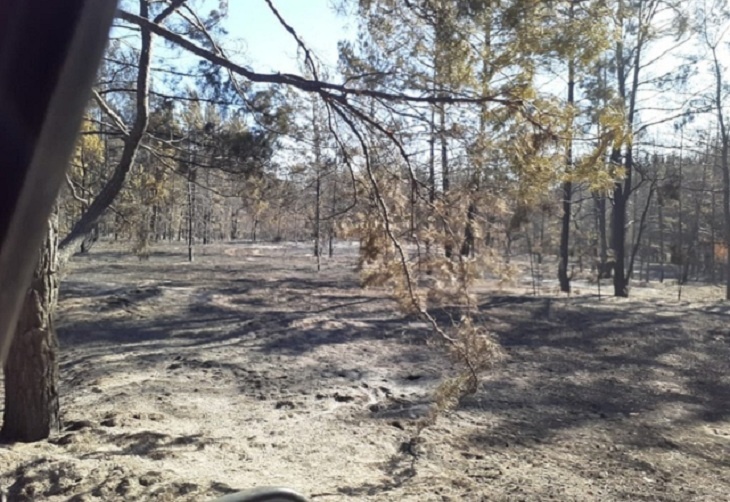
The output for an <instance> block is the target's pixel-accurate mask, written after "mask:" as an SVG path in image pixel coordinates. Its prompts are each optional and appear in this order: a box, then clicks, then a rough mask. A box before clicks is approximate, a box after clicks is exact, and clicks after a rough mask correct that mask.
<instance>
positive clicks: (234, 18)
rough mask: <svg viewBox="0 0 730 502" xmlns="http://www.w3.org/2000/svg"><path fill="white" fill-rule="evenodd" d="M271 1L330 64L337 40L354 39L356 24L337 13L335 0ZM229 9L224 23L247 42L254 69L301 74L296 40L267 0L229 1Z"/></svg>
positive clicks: (309, 44) (247, 50) (247, 53)
mask: <svg viewBox="0 0 730 502" xmlns="http://www.w3.org/2000/svg"><path fill="white" fill-rule="evenodd" d="M211 3H212V4H215V3H217V2H215V1H211ZM272 3H273V4H274V6H275V7H276V8H277V10H278V11H279V13H280V14H281V15H282V17H283V18H284V19H285V20H286V21H287V22H288V23H289V24H290V25H291V26H292V27H293V28H294V29H295V30H296V31H297V33H298V34H299V36H300V37H301V38H302V39H304V41H305V42H306V44H307V45H308V46H309V47H310V49H312V50H313V51H314V52H315V54H317V56H319V57H320V58H321V59H322V60H323V62H325V63H326V64H327V65H332V66H334V65H335V64H336V63H337V42H338V41H339V40H342V39H352V38H354V34H355V32H356V26H355V25H354V23H353V22H352V21H351V20H348V19H346V18H345V17H343V16H339V15H337V14H336V13H335V11H334V9H333V8H332V0H272ZM228 8H229V17H228V19H227V20H226V22H225V26H226V28H227V29H228V30H229V33H230V37H231V38H233V39H239V40H243V41H244V42H245V46H244V47H243V49H245V54H246V58H245V59H246V62H247V63H249V64H250V65H251V67H252V69H255V70H256V71H260V72H269V71H274V72H276V71H278V72H282V73H285V72H291V73H299V65H298V63H297V46H296V43H295V41H294V39H293V38H292V36H291V35H290V34H289V33H287V32H286V30H285V29H284V28H283V27H282V26H281V25H280V24H279V22H278V20H277V19H276V17H275V16H274V14H273V13H272V12H271V11H270V10H269V7H268V5H267V4H266V2H265V1H264V0H229V5H228Z"/></svg>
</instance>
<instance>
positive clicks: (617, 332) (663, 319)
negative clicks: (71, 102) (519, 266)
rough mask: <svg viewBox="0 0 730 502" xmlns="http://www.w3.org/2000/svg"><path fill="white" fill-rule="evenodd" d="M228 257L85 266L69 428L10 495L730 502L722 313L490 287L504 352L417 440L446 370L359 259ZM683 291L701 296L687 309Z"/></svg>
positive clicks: (247, 251)
mask: <svg viewBox="0 0 730 502" xmlns="http://www.w3.org/2000/svg"><path fill="white" fill-rule="evenodd" d="M338 251H339V256H338V257H336V258H335V259H334V260H332V261H327V262H325V269H324V270H323V272H322V273H320V274H317V273H316V272H315V271H314V269H313V263H312V260H311V258H310V257H309V256H307V254H308V252H309V249H308V247H305V246H301V247H297V246H295V245H291V244H287V245H281V246H277V245H257V246H252V245H244V244H238V245H216V246H209V247H206V248H205V249H204V250H202V252H201V253H200V254H199V256H198V261H196V262H195V263H192V264H189V263H186V262H185V261H184V258H185V255H184V252H183V250H182V249H176V248H174V247H163V248H161V249H160V250H159V251H158V252H157V253H155V254H154V255H153V256H152V258H151V259H150V260H149V261H148V262H139V261H137V260H136V258H133V257H129V256H125V255H124V254H122V253H120V250H119V249H116V248H114V247H111V246H104V247H101V248H100V249H99V250H95V251H94V252H93V253H92V254H91V255H90V256H88V257H84V258H80V259H79V260H77V261H75V262H74V265H73V271H72V273H71V274H70V276H69V277H67V278H66V280H65V283H64V290H63V293H62V301H61V307H60V319H59V332H60V338H61V343H62V347H63V357H62V367H61V374H62V378H63V381H62V393H63V397H62V403H61V406H62V409H63V413H64V421H65V424H66V430H65V431H64V432H63V433H62V434H60V435H59V436H57V437H54V438H53V439H52V440H51V441H48V442H43V443H38V444H32V445H11V446H2V447H0V466H1V467H0V491H2V492H5V493H6V494H7V495H8V498H9V500H13V501H14V500H49V501H67V500H74V501H95V500H175V501H178V500H190V501H193V500H207V499H209V498H212V497H215V496H216V495H220V494H223V493H226V492H228V491H231V490H233V489H240V488H244V487H250V486H260V485H272V484H284V485H287V486H291V487H293V488H295V489H298V490H300V491H302V492H303V493H304V494H306V495H308V496H310V497H312V499H313V500H315V501H320V500H321V501H335V500H368V501H370V500H372V501H397V500H403V501H414V502H415V501H457V500H467V501H481V500H485V501H543V500H560V501H570V500H575V501H619V500H620V501H629V500H631V501H636V500H651V501H687V500H707V501H721V500H730V496H728V495H727V494H728V493H730V482H729V481H727V480H726V476H725V475H724V473H725V472H726V470H727V467H728V463H729V462H730V460H728V459H729V458H730V456H728V453H730V449H729V448H730V373H729V372H728V364H729V363H728V362H729V361H730V343H729V342H730V337H729V336H728V329H729V328H727V326H728V312H727V308H726V307H725V306H724V305H723V304H716V303H712V302H710V301H706V300H703V301H695V302H694V303H688V302H685V303H682V304H678V303H676V302H673V301H670V300H669V299H668V298H665V297H663V296H661V295H659V294H657V295H653V296H652V294H650V293H648V290H646V291H642V294H640V295H636V296H638V297H640V299H638V300H629V301H615V300H611V299H604V300H602V301H598V300H597V299H595V298H590V297H578V298H573V299H557V298H553V299H547V298H530V297H523V296H517V295H507V294H504V293H500V294H495V293H490V294H486V293H485V294H484V295H483V298H482V301H483V304H482V312H483V319H484V322H486V323H488V325H489V326H490V329H492V330H494V331H495V332H496V333H497V335H498V337H499V339H500V341H501V342H502V344H503V345H504V347H505V349H506V351H507V353H508V355H509V357H508V359H507V361H506V362H505V363H504V364H502V365H501V366H500V367H498V368H496V369H495V371H494V372H493V373H491V374H490V375H488V376H487V378H486V379H485V381H484V384H483V386H482V389H481V390H480V392H479V393H478V394H477V395H475V396H473V397H470V398H469V399H468V400H467V401H466V402H464V403H463V406H462V407H461V408H460V409H459V410H457V411H455V412H453V413H450V414H448V415H447V416H444V417H443V418H441V419H440V420H439V421H438V423H437V425H436V426H434V427H432V428H430V429H428V430H426V431H425V432H424V434H423V440H422V441H421V442H420V443H418V444H409V443H407V442H408V440H409V438H410V436H411V434H412V431H413V427H414V426H413V422H414V420H416V419H417V418H418V417H420V416H422V415H423V414H424V413H426V412H427V411H428V407H429V403H428V401H427V396H428V393H429V391H430V390H432V389H433V388H434V386H435V385H436V384H437V383H438V379H439V378H440V376H441V375H442V374H443V373H444V372H445V371H446V370H447V365H446V363H445V361H443V359H442V358H441V357H440V356H439V355H438V354H435V353H434V352H433V351H431V349H429V348H428V347H427V346H426V345H425V344H424V343H423V338H424V337H423V333H424V329H425V327H424V326H423V325H421V324H420V323H418V322H415V321H414V320H412V319H407V318H403V317H402V316H400V315H398V314H396V313H394V310H393V305H392V303H391V302H390V301H389V300H387V299H386V298H385V297H384V295H383V292H379V291H363V290H361V289H359V288H358V285H357V277H356V276H355V274H354V273H353V272H352V265H353V263H354V258H355V249H354V248H352V247H350V246H343V247H341V248H340V249H338ZM688 298H689V297H688Z"/></svg>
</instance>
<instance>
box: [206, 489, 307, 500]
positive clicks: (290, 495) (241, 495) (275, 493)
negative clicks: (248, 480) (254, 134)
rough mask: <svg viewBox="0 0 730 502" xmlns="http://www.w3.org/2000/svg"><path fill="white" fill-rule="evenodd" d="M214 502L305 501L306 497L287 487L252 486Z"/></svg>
mask: <svg viewBox="0 0 730 502" xmlns="http://www.w3.org/2000/svg"><path fill="white" fill-rule="evenodd" d="M214 502H307V499H305V498H304V497H302V496H301V495H299V494H298V493H296V492H295V491H292V490H289V489H288V488H276V487H269V488H254V489H252V490H245V491H242V492H237V493H231V494H230V495H226V496H225V497H221V498H219V499H216V500H215V501H214Z"/></svg>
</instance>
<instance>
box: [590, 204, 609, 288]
mask: <svg viewBox="0 0 730 502" xmlns="http://www.w3.org/2000/svg"><path fill="white" fill-rule="evenodd" d="M593 197H594V201H595V204H596V226H597V227H598V266H597V268H598V278H599V279H607V278H608V277H610V276H611V274H610V272H611V269H610V267H609V266H608V236H607V232H606V196H605V195H603V194H594V196H593Z"/></svg>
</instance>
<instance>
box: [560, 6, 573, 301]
mask: <svg viewBox="0 0 730 502" xmlns="http://www.w3.org/2000/svg"><path fill="white" fill-rule="evenodd" d="M573 9H574V5H573V2H571V3H570V20H571V21H572V20H573ZM574 103H575V62H574V61H573V60H572V59H571V60H570V61H569V62H568V106H569V107H572V106H573V104H574ZM571 127H572V124H571ZM565 168H566V175H567V176H568V177H570V175H571V172H572V170H573V140H572V138H569V139H568V147H567V149H566V152H565ZM572 206H573V183H572V182H571V181H570V178H568V179H567V180H566V181H565V182H564V183H563V218H562V226H561V228H560V262H559V263H558V282H559V283H560V291H562V292H563V293H570V276H569V275H568V260H569V254H570V216H571V212H572V210H573V207H572Z"/></svg>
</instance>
